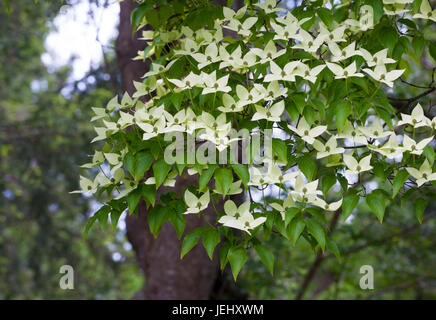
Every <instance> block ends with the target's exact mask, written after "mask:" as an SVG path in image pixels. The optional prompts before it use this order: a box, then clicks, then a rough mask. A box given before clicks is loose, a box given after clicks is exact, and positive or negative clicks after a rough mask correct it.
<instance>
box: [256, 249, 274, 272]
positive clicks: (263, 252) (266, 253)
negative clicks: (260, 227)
mask: <svg viewBox="0 0 436 320" xmlns="http://www.w3.org/2000/svg"><path fill="white" fill-rule="evenodd" d="M254 249H255V250H256V252H257V254H258V255H259V258H260V260H261V261H262V262H263V264H264V265H265V266H266V267H267V268H268V271H269V273H271V275H273V274H274V254H273V253H272V252H271V250H269V249H268V248H266V247H265V246H262V245H260V244H259V245H256V246H255V247H254Z"/></svg>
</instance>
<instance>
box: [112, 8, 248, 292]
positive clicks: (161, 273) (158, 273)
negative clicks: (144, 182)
mask: <svg viewBox="0 0 436 320" xmlns="http://www.w3.org/2000/svg"><path fill="white" fill-rule="evenodd" d="M218 2H224V1H223V0H221V1H218ZM235 3H236V7H240V6H242V4H241V3H242V1H241V0H238V1H235ZM135 6H136V5H135V4H134V3H133V1H123V2H121V3H120V24H119V35H118V39H117V43H116V53H117V60H118V66H119V68H120V72H121V78H122V85H123V89H124V90H125V91H127V92H128V93H129V94H130V95H132V93H133V92H134V91H135V88H134V86H133V80H136V81H141V79H140V77H141V76H143V75H144V73H145V72H146V71H147V69H148V68H149V62H147V63H144V62H143V61H132V58H133V57H135V56H136V55H137V52H138V51H139V50H144V47H145V42H144V41H139V40H138V35H137V34H135V35H134V36H133V37H132V26H131V24H130V13H131V12H132V10H133V9H134V8H135ZM197 179H198V177H196V176H194V177H188V178H185V179H184V178H182V177H178V178H177V182H176V186H175V188H172V190H171V191H175V192H177V193H178V194H180V195H181V194H182V192H183V190H184V188H185V187H186V186H188V185H193V184H194V185H195V184H197V183H198V181H197ZM168 190H169V189H168V188H162V187H161V188H160V189H159V190H158V197H159V195H160V194H164V193H166V192H167V191H168ZM222 206H223V203H219V204H218V205H217V209H218V210H219V211H222ZM206 216H207V217H208V219H209V221H210V222H211V223H214V221H215V220H216V216H215V213H214V210H213V208H208V210H206ZM205 225H206V222H205V221H204V220H203V219H200V218H198V217H197V216H196V215H191V216H187V219H186V228H185V234H186V233H189V232H191V231H192V230H194V229H195V228H197V227H202V226H205ZM126 227H127V238H128V240H129V241H130V243H131V244H132V246H133V249H134V251H135V253H136V256H137V259H138V263H139V265H140V267H141V269H142V270H143V272H144V275H145V287H144V288H143V289H142V290H141V291H140V292H138V293H137V294H136V296H135V297H134V298H136V299H209V298H211V297H212V296H213V289H214V284H215V281H216V280H217V277H218V273H219V267H218V265H219V264H218V260H219V259H218V248H217V249H216V250H215V254H214V259H213V260H212V261H211V260H210V259H209V257H208V256H207V254H206V251H205V249H204V248H203V246H202V245H201V243H199V244H198V245H197V246H196V247H194V248H193V249H192V250H191V251H190V252H189V253H188V254H186V255H185V256H184V258H183V259H182V260H181V259H180V249H181V240H178V239H177V234H176V232H175V230H174V228H173V226H172V225H171V224H170V223H169V222H165V223H164V224H163V226H162V230H161V232H160V234H159V236H158V237H157V239H155V238H154V237H153V235H152V234H151V232H150V229H149V228H148V224H147V209H146V208H145V203H144V202H141V203H140V204H139V215H138V217H136V216H135V215H130V216H128V217H127V218H126ZM222 281H223V280H222V277H220V278H219V281H218V282H219V283H218V286H220V285H221V282H222ZM218 290H220V288H218ZM221 291H222V288H221ZM230 294H231V295H232V296H236V297H238V298H241V297H244V296H238V295H237V294H236V295H235V294H232V293H230Z"/></svg>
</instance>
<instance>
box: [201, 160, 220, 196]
mask: <svg viewBox="0 0 436 320" xmlns="http://www.w3.org/2000/svg"><path fill="white" fill-rule="evenodd" d="M216 168H217V165H216V164H212V165H210V166H209V168H207V169H206V170H204V171H203V172H202V173H201V176H200V179H199V181H198V191H200V192H203V190H204V188H205V187H206V185H207V184H208V183H209V181H210V179H211V178H212V176H213V173H214V172H215V169H216Z"/></svg>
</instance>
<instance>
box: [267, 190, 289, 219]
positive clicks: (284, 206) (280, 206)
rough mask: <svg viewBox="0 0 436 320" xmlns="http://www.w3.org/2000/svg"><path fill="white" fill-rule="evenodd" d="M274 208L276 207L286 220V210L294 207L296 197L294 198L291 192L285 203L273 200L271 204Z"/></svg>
mask: <svg viewBox="0 0 436 320" xmlns="http://www.w3.org/2000/svg"><path fill="white" fill-rule="evenodd" d="M269 205H270V206H271V207H272V208H274V209H276V210H277V211H278V212H279V213H280V215H281V216H282V219H283V221H284V220H285V215H286V210H287V209H288V208H291V207H294V206H295V203H294V199H292V196H291V194H289V195H288V196H287V197H286V199H285V200H284V201H283V204H279V203H277V202H272V203H270V204H269Z"/></svg>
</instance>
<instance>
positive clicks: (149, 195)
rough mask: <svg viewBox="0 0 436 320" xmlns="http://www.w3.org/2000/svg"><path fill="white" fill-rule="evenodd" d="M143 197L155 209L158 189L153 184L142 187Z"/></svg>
mask: <svg viewBox="0 0 436 320" xmlns="http://www.w3.org/2000/svg"><path fill="white" fill-rule="evenodd" d="M141 190H142V196H143V197H144V199H145V200H146V201H147V203H149V204H150V205H152V206H153V207H154V204H155V202H156V189H155V188H154V187H153V185H151V184H143V185H142V188H141Z"/></svg>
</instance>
